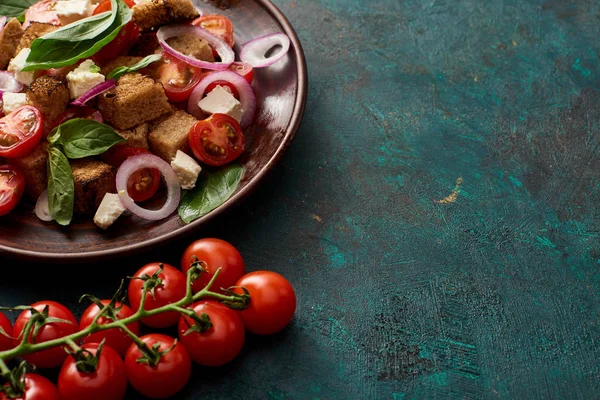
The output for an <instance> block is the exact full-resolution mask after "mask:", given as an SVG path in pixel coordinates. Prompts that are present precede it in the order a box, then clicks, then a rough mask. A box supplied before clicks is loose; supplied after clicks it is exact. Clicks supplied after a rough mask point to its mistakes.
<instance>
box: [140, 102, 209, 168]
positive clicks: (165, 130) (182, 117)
mask: <svg viewBox="0 0 600 400" xmlns="http://www.w3.org/2000/svg"><path fill="white" fill-rule="evenodd" d="M196 122H198V120H197V119H196V118H194V117H193V116H191V115H190V114H188V113H187V112H185V111H183V110H179V111H176V112H175V113H173V114H172V115H171V116H170V117H169V118H167V119H165V120H164V121H162V122H161V123H159V124H158V125H156V126H155V127H154V128H152V130H151V131H150V133H148V142H149V144H150V150H151V151H152V152H153V153H154V154H156V155H157V156H159V157H160V158H162V159H163V160H165V161H166V162H168V163H170V162H171V160H172V159H173V158H174V157H175V155H176V154H177V150H181V151H183V152H184V153H186V154H190V153H191V152H190V145H189V141H188V136H189V133H190V130H191V129H192V127H193V126H194V125H195V124H196Z"/></svg>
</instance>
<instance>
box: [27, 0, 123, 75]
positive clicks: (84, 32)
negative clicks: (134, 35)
mask: <svg viewBox="0 0 600 400" xmlns="http://www.w3.org/2000/svg"><path fill="white" fill-rule="evenodd" d="M111 3H112V10H113V11H112V12H110V13H109V12H106V13H102V14H98V15H95V16H93V17H89V18H85V19H83V20H80V21H78V22H75V23H73V24H70V25H67V26H65V27H64V28H61V29H58V30H56V31H54V32H51V33H49V34H47V35H44V36H43V37H41V38H38V39H35V40H34V41H33V43H32V44H31V53H30V54H29V56H28V57H27V63H26V64H25V67H24V68H23V71H36V70H40V69H41V70H46V69H51V68H60V67H65V66H68V65H73V64H75V63H76V62H77V61H79V60H81V59H84V58H88V57H91V56H92V55H94V54H96V53H97V52H98V51H99V50H100V49H102V48H103V47H104V46H106V45H107V44H108V43H110V42H111V41H112V40H113V39H114V38H116V37H117V35H118V34H119V32H120V31H121V28H123V26H125V25H126V24H127V23H129V21H131V18H132V11H131V9H130V8H129V7H127V5H126V4H125V3H124V2H123V0H111Z"/></svg>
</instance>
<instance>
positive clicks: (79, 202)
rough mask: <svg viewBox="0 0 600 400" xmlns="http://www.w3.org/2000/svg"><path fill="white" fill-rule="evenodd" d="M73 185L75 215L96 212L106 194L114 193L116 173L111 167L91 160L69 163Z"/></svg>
mask: <svg viewBox="0 0 600 400" xmlns="http://www.w3.org/2000/svg"><path fill="white" fill-rule="evenodd" d="M71 169H72V170H73V182H74V184H75V205H74V209H73V211H74V212H75V214H80V215H88V214H93V213H94V212H96V209H97V208H98V206H99V205H100V203H101V202H102V199H103V198H104V195H105V194H106V193H109V192H110V193H115V191H116V188H115V179H116V172H115V169H114V168H113V167H111V166H110V165H108V164H105V163H103V162H101V161H97V160H95V159H92V158H82V159H79V160H72V161H71Z"/></svg>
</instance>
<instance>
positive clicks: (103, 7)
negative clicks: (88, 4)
mask: <svg viewBox="0 0 600 400" xmlns="http://www.w3.org/2000/svg"><path fill="white" fill-rule="evenodd" d="M123 2H124V3H125V4H127V7H129V8H132V7H133V6H135V1H134V0H123ZM111 10H112V6H111V4H110V0H104V1H102V2H101V3H100V4H98V5H97V6H96V8H95V9H94V15H98V14H100V13H103V12H107V11H111Z"/></svg>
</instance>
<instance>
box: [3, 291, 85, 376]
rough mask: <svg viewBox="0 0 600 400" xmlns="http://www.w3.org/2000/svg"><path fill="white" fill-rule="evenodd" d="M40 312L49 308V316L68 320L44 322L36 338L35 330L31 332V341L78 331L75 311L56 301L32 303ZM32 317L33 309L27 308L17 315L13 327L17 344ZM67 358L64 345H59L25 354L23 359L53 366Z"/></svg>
mask: <svg viewBox="0 0 600 400" xmlns="http://www.w3.org/2000/svg"><path fill="white" fill-rule="evenodd" d="M31 308H34V309H35V310H37V311H38V312H40V313H43V312H44V309H46V308H48V317H54V318H60V319H63V320H65V321H68V322H50V323H47V324H44V325H43V326H42V327H41V328H40V329H39V330H38V332H37V335H36V336H35V338H34V337H33V331H32V332H31V333H30V337H29V342H30V343H32V342H35V343H42V342H47V341H49V340H54V339H58V338H61V337H63V336H68V335H71V334H73V333H75V332H77V329H78V328H79V324H78V323H77V319H75V316H74V315H73V313H72V312H71V311H70V310H69V309H68V308H67V307H65V306H63V305H62V304H60V303H57V302H55V301H39V302H37V303H35V304H32V305H31ZM30 318H31V311H30V310H25V311H23V312H22V313H21V314H19V316H18V317H17V320H16V321H15V327H14V329H13V337H14V338H15V344H17V343H18V342H19V341H20V340H21V339H22V333H23V328H25V325H26V324H27V321H29V319H30ZM65 358H67V353H66V352H65V349H64V346H57V347H53V348H50V349H47V350H42V351H39V352H37V353H32V354H28V355H24V356H23V359H24V360H25V361H28V362H30V363H31V364H33V365H35V366H36V367H38V368H53V367H58V366H59V365H61V364H62V362H63V361H64V360H65Z"/></svg>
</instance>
